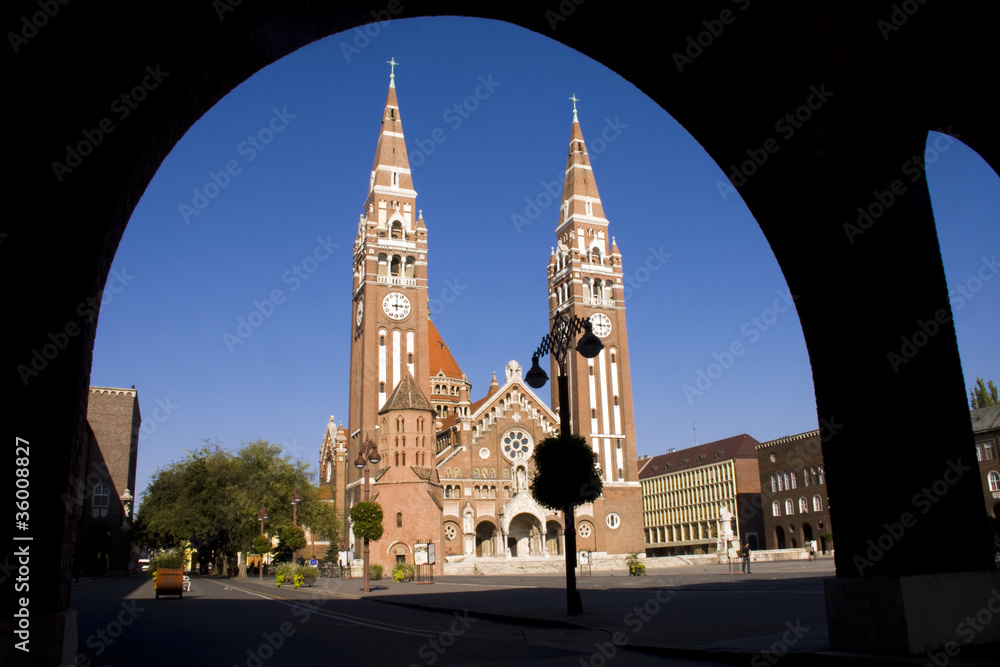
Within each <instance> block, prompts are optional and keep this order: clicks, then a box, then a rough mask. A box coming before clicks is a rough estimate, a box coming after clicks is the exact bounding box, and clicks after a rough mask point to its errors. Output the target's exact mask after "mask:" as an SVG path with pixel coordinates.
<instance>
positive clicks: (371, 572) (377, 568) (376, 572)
mask: <svg viewBox="0 0 1000 667" xmlns="http://www.w3.org/2000/svg"><path fill="white" fill-rule="evenodd" d="M384 571H385V570H384V569H383V567H382V566H381V565H379V564H378V563H372V564H371V565H369V566H368V579H370V580H371V581H378V580H379V579H381V578H382V573H383V572H384Z"/></svg>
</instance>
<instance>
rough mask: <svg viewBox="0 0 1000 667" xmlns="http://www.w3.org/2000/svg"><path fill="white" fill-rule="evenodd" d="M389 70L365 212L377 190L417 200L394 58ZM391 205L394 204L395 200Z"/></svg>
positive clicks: (389, 63) (396, 63)
mask: <svg viewBox="0 0 1000 667" xmlns="http://www.w3.org/2000/svg"><path fill="white" fill-rule="evenodd" d="M386 63H387V64H388V65H389V66H390V67H391V70H390V73H389V93H388V95H386V100H385V109H384V110H383V111H382V127H381V130H380V131H379V135H378V145H377V146H376V147H375V162H374V164H373V165H372V173H371V179H370V181H369V185H368V200H369V201H367V202H366V204H365V208H366V209H367V208H368V206H369V205H370V204H372V201H371V200H372V198H373V196H374V191H375V189H376V188H382V189H383V192H384V191H385V189H389V188H391V189H392V190H394V191H396V190H398V191H399V192H393V194H396V195H401V196H404V197H410V198H411V199H413V198H415V197H416V196H417V193H416V192H414V190H413V181H412V179H411V178H410V160H409V158H408V157H407V154H406V142H405V141H404V139H403V122H402V119H401V117H400V114H399V102H398V101H397V99H396V74H395V69H396V65H398V64H399V63H398V62H396V59H395V58H392V59H390V60H387V61H386ZM393 201H396V200H395V199H394V200H393Z"/></svg>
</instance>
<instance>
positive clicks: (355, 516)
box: [351, 500, 383, 542]
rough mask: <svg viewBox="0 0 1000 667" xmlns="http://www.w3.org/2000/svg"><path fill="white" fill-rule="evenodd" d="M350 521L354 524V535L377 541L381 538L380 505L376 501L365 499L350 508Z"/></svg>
mask: <svg viewBox="0 0 1000 667" xmlns="http://www.w3.org/2000/svg"><path fill="white" fill-rule="evenodd" d="M351 523H352V524H353V525H354V527H353V531H354V536H355V537H360V538H361V539H363V540H368V541H369V542H378V541H379V540H380V539H381V538H382V530H383V528H382V506H381V505H379V504H378V503H376V502H372V501H370V500H365V501H363V502H360V503H358V504H357V505H355V506H354V507H352V508H351Z"/></svg>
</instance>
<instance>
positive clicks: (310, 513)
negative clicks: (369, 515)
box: [299, 497, 342, 545]
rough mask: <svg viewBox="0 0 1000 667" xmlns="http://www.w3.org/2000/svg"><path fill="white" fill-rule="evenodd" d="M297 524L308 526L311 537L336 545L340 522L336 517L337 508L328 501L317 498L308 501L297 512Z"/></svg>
mask: <svg viewBox="0 0 1000 667" xmlns="http://www.w3.org/2000/svg"><path fill="white" fill-rule="evenodd" d="M299 523H301V524H302V525H304V526H309V530H310V532H311V533H312V535H313V537H318V538H319V539H320V540H322V541H324V542H330V544H331V545H336V544H337V541H338V538H339V537H340V531H341V528H342V526H341V522H340V517H338V516H337V507H336V505H334V504H333V503H332V502H331V501H329V500H321V499H319V498H318V497H317V498H316V499H315V500H310V501H309V502H306V503H305V505H303V506H302V509H301V510H300V511H299Z"/></svg>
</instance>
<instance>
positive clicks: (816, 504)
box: [813, 473, 1000, 512]
mask: <svg viewBox="0 0 1000 667" xmlns="http://www.w3.org/2000/svg"><path fill="white" fill-rule="evenodd" d="M993 474H994V475H996V473H993ZM997 480H998V481H1000V475H998V476H997ZM822 511H823V499H822V498H820V497H819V494H818V493H817V494H816V495H815V496H813V512H822Z"/></svg>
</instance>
